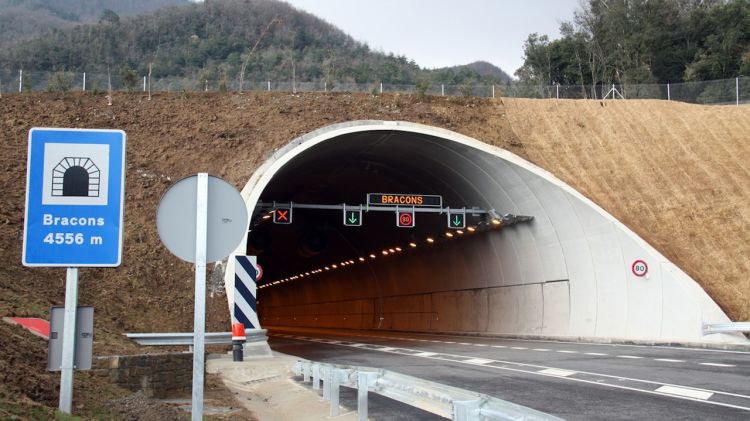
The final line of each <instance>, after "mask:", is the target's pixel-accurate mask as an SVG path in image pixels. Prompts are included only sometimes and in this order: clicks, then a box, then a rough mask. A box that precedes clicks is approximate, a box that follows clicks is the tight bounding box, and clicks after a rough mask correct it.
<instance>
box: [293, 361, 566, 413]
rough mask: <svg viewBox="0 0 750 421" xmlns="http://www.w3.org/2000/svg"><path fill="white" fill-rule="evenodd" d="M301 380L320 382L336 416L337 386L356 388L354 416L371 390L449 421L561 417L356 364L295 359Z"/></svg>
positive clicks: (316, 386)
mask: <svg viewBox="0 0 750 421" xmlns="http://www.w3.org/2000/svg"><path fill="white" fill-rule="evenodd" d="M293 370H294V372H295V374H297V375H298V376H302V379H303V381H304V382H305V383H307V382H309V381H311V380H312V387H313V389H314V390H320V388H321V381H322V382H323V386H322V387H323V399H325V400H327V401H330V402H331V411H330V416H332V417H335V416H338V415H339V389H340V387H341V386H344V387H349V388H353V389H357V417H358V419H359V420H360V421H366V420H367V394H368V392H374V393H377V394H379V395H382V396H385V397H387V398H390V399H393V400H396V401H399V402H402V403H405V404H407V405H410V406H413V407H415V408H419V409H422V410H424V411H427V412H430V413H433V414H435V415H438V416H441V417H444V418H448V419H451V420H453V421H480V420H508V421H510V420H514V421H522V420H524V421H526V420H527V421H532V420H540V421H541V420H545V421H551V420H561V418H558V417H555V416H553V415H549V414H546V413H544V412H540V411H537V410H535V409H531V408H527V407H525V406H522V405H517V404H514V403H511V402H507V401H504V400H501V399H497V398H494V397H492V396H488V395H484V394H481V393H475V392H471V391H468V390H464V389H459V388H456V387H452V386H446V385H443V384H440V383H435V382H431V381H427V380H422V379H418V378H416V377H411V376H407V375H404V374H399V373H394V372H392V371H388V370H383V369H377V368H370V367H357V366H343V365H333V364H325V363H317V362H313V361H307V360H300V361H297V362H296V363H295V365H294V368H293Z"/></svg>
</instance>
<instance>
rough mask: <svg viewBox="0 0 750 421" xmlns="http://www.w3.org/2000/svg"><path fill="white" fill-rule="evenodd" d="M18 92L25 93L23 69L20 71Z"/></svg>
mask: <svg viewBox="0 0 750 421" xmlns="http://www.w3.org/2000/svg"><path fill="white" fill-rule="evenodd" d="M18 92H23V69H21V70H19V71H18Z"/></svg>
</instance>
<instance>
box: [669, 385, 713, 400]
mask: <svg viewBox="0 0 750 421" xmlns="http://www.w3.org/2000/svg"><path fill="white" fill-rule="evenodd" d="M655 391H656V392H661V393H668V394H670V395H677V396H685V397H688V398H694V399H703V400H706V399H708V398H710V397H711V396H712V395H713V393H712V392H706V391H705V390H695V389H688V388H686V387H676V386H662V387H660V388H658V389H656V390H655Z"/></svg>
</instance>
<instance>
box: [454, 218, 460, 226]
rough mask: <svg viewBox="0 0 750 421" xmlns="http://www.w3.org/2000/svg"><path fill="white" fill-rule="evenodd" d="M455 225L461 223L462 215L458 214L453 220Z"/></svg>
mask: <svg viewBox="0 0 750 421" xmlns="http://www.w3.org/2000/svg"><path fill="white" fill-rule="evenodd" d="M453 225H455V226H457V227H458V226H460V225H461V217H460V216H459V215H456V219H454V220H453Z"/></svg>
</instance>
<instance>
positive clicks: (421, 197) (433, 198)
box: [367, 193, 443, 208]
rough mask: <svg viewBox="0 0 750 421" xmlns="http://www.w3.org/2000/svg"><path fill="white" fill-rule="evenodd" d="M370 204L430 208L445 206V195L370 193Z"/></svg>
mask: <svg viewBox="0 0 750 421" xmlns="http://www.w3.org/2000/svg"><path fill="white" fill-rule="evenodd" d="M367 204H368V205H369V206H378V205H380V206H400V205H403V206H416V207H428V208H441V207H443V196H437V195H425V194H393V193H368V194H367Z"/></svg>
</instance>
